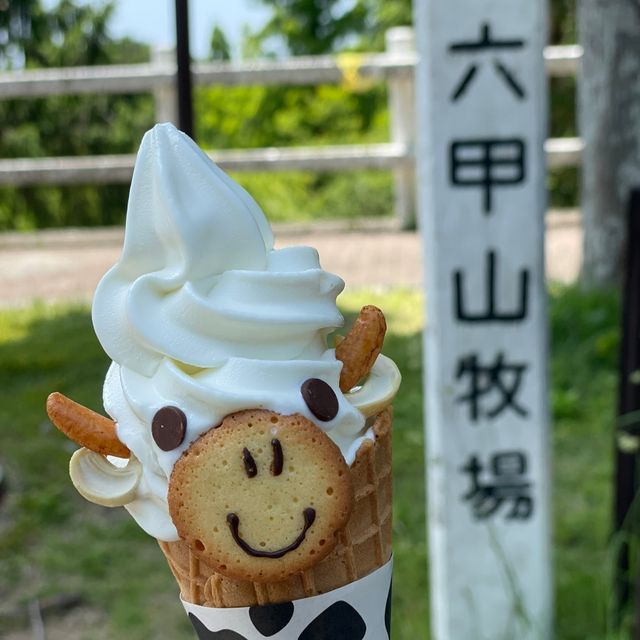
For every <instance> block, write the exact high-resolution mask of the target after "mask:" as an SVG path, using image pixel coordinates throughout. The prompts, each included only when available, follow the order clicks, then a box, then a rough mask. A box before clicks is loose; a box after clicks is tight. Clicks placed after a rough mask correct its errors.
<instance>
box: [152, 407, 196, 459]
mask: <svg viewBox="0 0 640 640" xmlns="http://www.w3.org/2000/svg"><path fill="white" fill-rule="evenodd" d="M186 431H187V416H185V415H184V413H183V412H182V411H181V410H180V409H178V407H162V409H160V410H159V411H157V412H156V415H155V416H153V421H152V423H151V435H152V436H153V439H154V440H155V443H156V444H157V445H158V446H159V447H160V449H162V450H163V451H171V450H172V449H175V448H176V447H179V446H180V445H181V444H182V441H183V440H184V436H185V433H186Z"/></svg>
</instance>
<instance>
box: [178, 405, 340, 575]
mask: <svg viewBox="0 0 640 640" xmlns="http://www.w3.org/2000/svg"><path fill="white" fill-rule="evenodd" d="M352 502H353V487H352V484H351V476H350V474H349V468H348V467H347V465H346V463H345V461H344V458H343V457H342V454H341V453H340V450H339V449H338V447H337V446H336V445H335V444H334V443H333V442H332V441H331V440H330V439H329V438H328V437H327V436H326V435H325V434H324V432H323V431H322V430H321V429H320V428H319V427H317V426H316V425H315V424H313V422H311V421H310V420H307V419H306V418H305V417H303V416H300V415H292V416H282V415H280V414H277V413H273V412H270V411H264V410H249V411H241V412H239V413H235V414H232V415H230V416H227V417H226V418H225V419H224V421H223V422H222V424H221V425H220V426H219V427H216V428H213V429H211V430H210V431H208V432H207V433H206V434H204V435H203V436H202V437H201V438H199V439H198V440H196V441H195V442H194V443H193V444H192V445H191V446H190V447H189V449H188V450H187V451H186V452H185V453H184V454H183V455H182V456H181V458H180V459H179V460H178V462H177V463H176V465H175V467H174V470H173V473H172V474H171V479H170V482H169V511H170V513H171V517H172V519H173V522H174V524H175V525H176V528H177V529H178V533H179V534H180V537H181V538H183V539H184V540H185V541H186V542H187V543H188V544H189V546H190V547H191V549H192V550H193V552H194V553H196V554H197V555H198V556H200V557H201V558H202V559H203V560H204V561H205V562H206V563H207V564H209V565H210V566H211V567H213V568H214V569H216V570H217V571H219V572H220V573H222V574H223V575H226V576H228V577H230V578H235V579H238V580H251V581H254V582H276V581H279V580H285V579H286V578H288V577H289V576H291V575H293V574H295V573H299V572H301V571H304V570H305V569H308V568H309V567H311V566H313V565H315V564H316V563H317V562H319V561H320V560H322V558H324V557H325V556H326V555H327V554H328V553H329V552H330V551H331V550H332V549H333V548H334V546H335V544H336V542H337V534H338V533H339V531H341V530H342V529H343V528H344V526H345V525H346V523H347V521H348V519H349V515H350V513H351V507H352Z"/></svg>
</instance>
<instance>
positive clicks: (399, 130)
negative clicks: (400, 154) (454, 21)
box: [385, 27, 416, 229]
mask: <svg viewBox="0 0 640 640" xmlns="http://www.w3.org/2000/svg"><path fill="white" fill-rule="evenodd" d="M385 43H386V51H387V53H389V54H391V55H393V54H399V55H406V54H412V53H414V52H415V38H414V32H413V29H412V28H411V27H393V28H392V29H389V30H388V31H387V32H386V33H385ZM388 85H389V120H390V126H391V141H392V142H395V143H399V144H404V145H409V146H410V147H413V144H414V140H415V131H416V127H415V122H416V110H415V103H416V99H415V81H414V74H413V73H406V74H392V75H391V76H390V77H389V82H388ZM393 182H394V211H395V215H396V219H397V220H398V223H399V225H400V227H401V228H403V229H409V228H411V227H413V226H414V225H415V220H416V198H415V193H416V185H415V169H414V167H413V164H412V163H409V162H406V163H403V164H402V165H400V166H399V167H397V168H396V169H394V171H393Z"/></svg>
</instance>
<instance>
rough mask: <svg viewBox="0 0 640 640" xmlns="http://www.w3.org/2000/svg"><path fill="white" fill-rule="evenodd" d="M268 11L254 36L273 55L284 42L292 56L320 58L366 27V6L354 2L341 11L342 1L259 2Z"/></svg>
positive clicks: (294, 0) (357, 0) (273, 0)
mask: <svg viewBox="0 0 640 640" xmlns="http://www.w3.org/2000/svg"><path fill="white" fill-rule="evenodd" d="M260 1H261V2H262V4H264V5H266V6H268V7H270V8H271V11H272V15H271V18H270V20H269V22H267V24H266V25H265V26H264V27H263V28H262V29H261V30H260V31H259V32H258V33H257V34H255V36H254V38H255V39H257V40H258V41H259V42H260V43H261V45H262V47H263V49H266V50H267V51H271V52H273V48H272V47H271V48H270V43H271V42H275V45H276V47H275V50H276V51H277V50H278V49H281V48H282V47H281V46H280V45H281V44H283V43H284V45H285V47H286V49H287V50H288V52H289V53H290V54H291V55H294V56H303V55H311V56H313V55H320V54H323V53H328V52H329V51H334V50H336V48H338V47H339V46H341V45H344V44H345V42H347V41H348V39H349V38H350V37H351V38H355V37H357V36H358V35H359V34H361V33H362V32H363V31H364V29H365V27H366V18H367V13H368V12H367V7H366V5H365V2H364V0H355V2H353V3H352V5H351V6H350V7H347V8H344V4H345V3H344V1H343V0H260Z"/></svg>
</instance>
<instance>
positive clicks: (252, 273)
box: [93, 124, 367, 540]
mask: <svg viewBox="0 0 640 640" xmlns="http://www.w3.org/2000/svg"><path fill="white" fill-rule="evenodd" d="M343 286H344V283H343V282H342V280H341V279H340V278H338V277H337V276H334V275H332V274H329V273H327V272H325V271H323V270H322V269H321V268H320V264H319V261H318V254H317V252H316V251H315V250H314V249H312V248H310V247H290V248H285V249H280V250H275V249H274V248H273V236H272V234H271V230H270V228H269V225H268V223H267V220H266V218H265V217H264V214H263V213H262V211H261V209H260V208H259V207H258V205H257V204H256V202H255V201H254V200H253V199H252V198H251V196H249V194H248V193H247V192H246V191H244V190H243V189H242V188H241V187H240V186H239V185H237V184H236V183H235V182H233V181H232V180H231V179H230V178H229V177H228V176H227V175H226V174H224V173H223V172H222V171H221V170H220V169H219V168H218V167H217V166H216V165H215V164H214V163H213V162H211V160H210V159H209V158H208V157H207V156H206V155H205V154H204V153H203V152H202V151H201V150H200V149H199V148H198V147H197V146H196V144H195V143H194V142H193V141H192V140H191V139H190V138H188V137H187V136H186V135H184V134H182V133H180V132H179V131H178V130H177V129H175V127H173V126H172V125H170V124H162V125H157V126H155V127H154V128H153V129H152V130H151V131H149V132H148V133H147V134H146V135H145V136H144V138H143V140H142V144H141V147H140V151H139V153H138V158H137V160H136V165H135V169H134V173H133V179H132V183H131V193H130V197H129V205H128V210H127V223H126V230H125V242H124V248H123V252H122V256H121V257H120V260H119V261H118V262H117V263H116V265H115V266H114V267H113V268H112V269H111V270H110V271H109V272H108V273H107V274H106V275H105V276H104V278H103V279H102V281H101V282H100V284H99V286H98V288H97V290H96V294H95V299H94V303H93V322H94V326H95V330H96V333H97V335H98V338H99V340H100V342H101V343H102V345H103V347H104V349H105V351H106V352H107V353H108V354H109V356H110V357H111V358H112V359H113V365H112V366H111V368H110V370H109V373H108V375H107V378H106V380H105V387H104V403H105V408H106V409H107V411H108V412H109V414H110V415H111V416H112V418H113V419H114V420H115V421H116V422H117V425H118V436H119V438H120V439H121V440H122V442H124V444H126V445H127V446H128V447H129V449H131V451H132V452H133V453H134V454H135V456H136V457H137V458H138V459H139V460H140V462H141V463H142V466H143V477H142V481H141V482H140V485H139V488H138V494H137V497H136V499H135V500H134V501H133V502H131V503H130V504H129V505H127V508H128V509H129V511H130V512H131V513H132V515H133V516H134V518H136V520H137V521H138V523H139V524H140V526H141V527H142V528H143V529H145V530H146V531H147V532H148V533H150V534H151V535H153V536H155V537H156V538H158V539H161V540H176V539H177V538H178V535H177V532H176V530H175V527H174V525H173V523H172V522H171V518H170V516H169V513H168V507H167V501H166V496H167V490H168V479H169V476H170V475H171V471H172V469H173V465H174V464H175V462H176V461H177V459H178V458H179V457H180V455H181V454H182V453H183V452H184V451H185V450H186V449H187V448H188V446H189V444H190V443H191V442H193V441H194V440H195V439H196V438H197V437H198V436H200V435H201V434H202V433H204V432H205V431H206V430H208V429H209V428H210V427H212V426H213V425H215V424H218V423H219V422H220V421H221V420H222V419H223V418H224V416H226V415H227V414H229V413H232V412H234V411H239V410H241V409H249V408H265V409H270V410H273V411H277V412H279V413H283V414H291V413H301V414H303V415H305V416H307V417H308V418H309V419H311V420H313V421H314V422H316V424H319V426H320V427H321V428H322V429H324V430H325V431H326V432H327V433H328V435H329V436H330V437H331V438H332V439H333V440H334V442H336V444H337V445H338V446H339V447H340V449H341V451H342V453H343V455H344V456H345V459H346V460H347V463H349V464H350V463H351V462H352V460H353V458H354V456H355V452H356V450H357V448H358V446H359V444H360V442H361V440H362V438H363V437H367V436H363V428H364V418H363V416H362V415H361V414H360V412H359V411H358V410H357V409H355V408H354V407H352V406H351V405H350V404H349V402H348V401H347V400H346V399H345V397H344V395H343V394H342V393H341V392H340V389H339V385H338V381H339V376H340V370H341V367H342V364H341V363H340V362H339V361H337V360H336V358H335V354H334V352H333V350H329V349H327V347H326V336H327V334H328V333H329V332H330V331H331V330H333V329H334V328H336V327H339V326H341V325H342V322H343V318H342V316H341V315H340V313H339V311H338V309H337V307H336V304H335V300H336V297H337V295H338V294H339V293H340V292H341V291H342V288H343ZM308 378H320V379H322V380H324V381H325V382H327V383H328V384H329V385H331V387H332V388H333V390H334V391H335V393H336V395H337V397H338V401H339V412H338V415H337V416H336V417H335V418H334V419H333V420H332V421H330V422H326V423H322V422H318V421H317V419H316V418H315V417H314V416H313V415H312V414H311V413H310V411H309V409H308V407H307V406H306V404H305V402H304V400H303V399H302V396H301V393H300V386H301V384H302V383H303V382H304V381H305V380H307V379H308ZM167 405H173V406H177V407H179V408H180V409H182V411H184V413H185V414H186V416H187V421H188V426H187V434H186V438H185V440H184V442H183V444H182V445H181V446H180V447H179V448H177V449H175V450H173V451H170V452H164V451H162V450H161V449H160V448H159V447H158V446H157V445H156V444H155V442H154V440H153V438H152V436H151V422H152V419H153V416H154V414H155V413H156V412H157V411H158V410H159V409H161V408H162V407H164V406H167Z"/></svg>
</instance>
